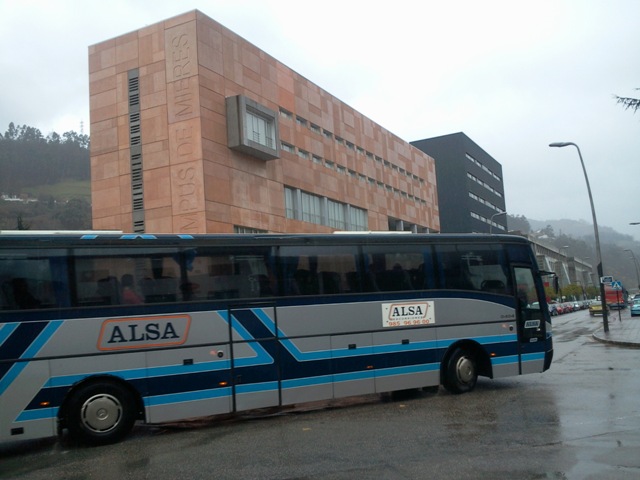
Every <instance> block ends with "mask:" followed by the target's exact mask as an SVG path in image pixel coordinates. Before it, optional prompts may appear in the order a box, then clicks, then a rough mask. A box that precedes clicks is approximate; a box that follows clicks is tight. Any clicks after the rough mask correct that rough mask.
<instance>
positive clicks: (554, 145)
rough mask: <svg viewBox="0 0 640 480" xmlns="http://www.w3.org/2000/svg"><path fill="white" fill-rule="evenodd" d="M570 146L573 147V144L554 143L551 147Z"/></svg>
mask: <svg viewBox="0 0 640 480" xmlns="http://www.w3.org/2000/svg"><path fill="white" fill-rule="evenodd" d="M569 145H573V143H571V142H554V143H550V144H549V146H550V147H568V146H569Z"/></svg>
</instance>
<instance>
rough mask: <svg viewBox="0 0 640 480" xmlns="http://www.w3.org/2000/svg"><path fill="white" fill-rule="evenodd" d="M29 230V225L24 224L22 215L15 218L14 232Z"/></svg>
mask: <svg viewBox="0 0 640 480" xmlns="http://www.w3.org/2000/svg"><path fill="white" fill-rule="evenodd" d="M29 228H30V226H29V224H27V223H25V222H24V220H23V219H22V215H18V218H16V230H29Z"/></svg>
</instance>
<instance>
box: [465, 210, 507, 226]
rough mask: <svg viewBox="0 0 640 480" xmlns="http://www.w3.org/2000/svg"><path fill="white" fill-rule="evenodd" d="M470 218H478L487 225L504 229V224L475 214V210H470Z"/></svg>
mask: <svg viewBox="0 0 640 480" xmlns="http://www.w3.org/2000/svg"><path fill="white" fill-rule="evenodd" d="M471 218H475V219H476V220H480V221H481V222H484V223H486V224H488V225H491V226H492V227H496V228H497V229H499V230H505V228H504V226H502V225H500V224H499V223H496V222H494V221H493V220H491V219H489V218H486V217H483V216H482V215H479V214H477V213H476V212H471Z"/></svg>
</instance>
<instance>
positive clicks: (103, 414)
mask: <svg viewBox="0 0 640 480" xmlns="http://www.w3.org/2000/svg"><path fill="white" fill-rule="evenodd" d="M68 412H69V413H68V421H67V427H68V429H69V436H70V437H71V439H72V440H73V441H76V442H79V443H82V444H88V445H107V444H110V443H115V442H117V441H119V440H122V439H123V438H124V437H125V436H127V435H128V434H129V432H130V431H131V429H132V428H133V424H134V423H135V420H136V409H135V401H134V398H133V395H132V394H131V392H129V390H127V389H126V388H125V387H124V386H122V385H120V384H118V383H113V382H96V383H91V384H88V385H85V386H83V387H80V389H79V390H78V391H77V392H75V393H74V394H73V396H72V397H71V399H70V401H69V409H68Z"/></svg>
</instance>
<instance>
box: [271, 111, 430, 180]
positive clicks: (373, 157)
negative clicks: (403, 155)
mask: <svg viewBox="0 0 640 480" xmlns="http://www.w3.org/2000/svg"><path fill="white" fill-rule="evenodd" d="M280 115H281V116H282V117H284V118H287V119H289V120H292V119H293V118H294V115H293V113H291V112H289V111H287V110H285V109H283V108H280ZM295 119H296V123H297V124H298V125H300V126H303V127H307V128H309V130H311V131H312V132H314V133H317V134H318V135H324V136H325V137H326V138H331V139H333V140H335V142H336V143H337V144H339V145H344V146H345V147H346V148H347V149H349V150H353V151H355V152H357V153H359V154H360V155H364V156H366V157H367V158H369V159H371V160H373V161H375V162H378V163H381V164H383V165H384V166H385V167H386V168H389V169H391V170H393V171H396V172H398V173H400V174H402V175H405V176H406V177H407V178H409V179H412V180H415V181H416V182H419V183H420V184H421V185H422V184H424V179H422V178H420V177H419V176H418V175H416V174H415V173H411V172H409V171H408V170H405V169H404V168H402V167H398V166H397V165H394V164H393V163H391V162H389V161H388V160H385V159H383V158H382V157H380V156H378V155H374V154H373V153H371V152H369V151H368V150H365V149H364V148H362V147H360V146H358V145H355V144H354V143H352V142H350V141H348V140H345V139H344V138H342V137H340V136H338V135H334V134H333V133H332V132H330V131H329V130H326V129H324V128H321V127H320V126H318V125H316V124H315V123H312V122H309V121H307V120H306V119H305V118H302V117H300V116H297V115H296V116H295Z"/></svg>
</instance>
